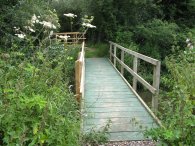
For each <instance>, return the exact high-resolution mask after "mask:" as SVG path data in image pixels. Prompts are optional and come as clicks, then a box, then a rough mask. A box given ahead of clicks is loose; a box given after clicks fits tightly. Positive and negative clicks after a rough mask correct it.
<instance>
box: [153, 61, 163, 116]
mask: <svg viewBox="0 0 195 146" xmlns="http://www.w3.org/2000/svg"><path fill="white" fill-rule="evenodd" d="M160 64H161V63H160V61H158V62H157V65H156V66H154V70H153V87H154V88H155V89H156V93H155V94H154V95H153V96H152V110H153V111H154V113H156V112H157V111H158V94H159V86H160Z"/></svg>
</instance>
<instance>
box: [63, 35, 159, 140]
mask: <svg viewBox="0 0 195 146" xmlns="http://www.w3.org/2000/svg"><path fill="white" fill-rule="evenodd" d="M66 35H67V34H66ZM73 40H74V41H75V42H78V40H75V39H73ZM109 43H110V51H109V54H110V55H109V58H85V44H84V42H83V43H82V50H81V52H80V53H79V57H78V60H77V61H76V62H75V78H76V96H77V100H78V101H79V102H80V103H81V113H82V115H83V116H82V131H83V132H84V133H88V132H90V131H91V130H94V131H98V130H102V129H103V128H104V127H105V126H107V125H108V124H109V125H110V127H109V129H108V134H109V140H110V141H123V140H144V139H145V138H144V135H143V131H144V130H146V129H147V128H153V127H157V126H159V125H160V121H159V120H158V118H157V117H156V116H155V115H154V113H155V112H156V111H157V109H158V98H157V96H158V93H159V82H160V61H158V60H156V59H153V58H150V57H148V56H145V55H142V54H140V53H137V52H134V51H132V50H129V49H126V48H124V47H122V46H120V45H118V44H116V43H113V42H109ZM125 56H128V57H131V58H132V59H133V67H132V68H130V67H129V66H128V65H127V64H126V63H125V59H124V58H125ZM139 60H142V61H145V62H147V63H150V64H152V65H153V67H154V69H153V84H152V85H150V84H149V83H148V82H147V81H145V80H144V79H143V78H142V77H141V76H140V75H139V74H138V73H137V71H138V69H137V68H138V62H139ZM117 68H120V70H118V69H117ZM124 71H126V72H128V73H129V74H130V75H131V76H132V77H133V83H132V86H131V85H130V83H128V82H127V80H126V79H125V78H124V76H123V75H124ZM137 82H140V83H141V84H142V85H143V86H144V87H145V88H147V89H148V90H149V91H150V92H151V93H152V94H153V97H152V110H151V109H150V108H149V107H148V106H147V105H146V104H145V103H144V101H143V100H142V98H141V97H140V96H139V95H138V94H137V92H136V90H137ZM152 111H153V112H154V113H153V112H152Z"/></svg>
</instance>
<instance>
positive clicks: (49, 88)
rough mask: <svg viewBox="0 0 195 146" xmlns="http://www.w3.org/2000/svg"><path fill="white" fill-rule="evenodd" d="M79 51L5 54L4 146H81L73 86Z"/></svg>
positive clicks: (0, 59)
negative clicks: (70, 88) (72, 81)
mask: <svg viewBox="0 0 195 146" xmlns="http://www.w3.org/2000/svg"><path fill="white" fill-rule="evenodd" d="M78 49H79V48H78V47H74V48H73V47H71V48H64V47H63V46H61V45H55V46H51V47H48V48H46V49H37V50H33V51H29V52H31V53H30V54H29V53H28V55H27V54H26V53H24V52H23V51H19V50H9V51H4V52H0V53H1V54H0V97H1V98H0V145H9V146H15V145H20V146H25V145H29V146H34V145H40V146H41V145H48V146H49V145H51V146H53V145H59V146H60V145H61V146H64V145H74V146H76V145H79V136H80V135H79V134H80V132H79V131H80V120H79V115H78V112H77V110H78V105H77V102H76V100H75V98H74V96H73V93H72V92H71V91H69V89H68V85H69V83H70V80H72V79H71V78H72V77H71V76H73V71H74V61H75V59H76V55H77V53H78Z"/></svg>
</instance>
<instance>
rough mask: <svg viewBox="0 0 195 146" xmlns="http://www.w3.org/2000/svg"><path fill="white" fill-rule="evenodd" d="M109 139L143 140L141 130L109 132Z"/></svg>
mask: <svg viewBox="0 0 195 146" xmlns="http://www.w3.org/2000/svg"><path fill="white" fill-rule="evenodd" d="M109 139H110V141H128V140H145V138H144V135H143V133H142V132H110V133H109Z"/></svg>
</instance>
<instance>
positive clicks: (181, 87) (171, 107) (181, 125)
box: [146, 50, 195, 146]
mask: <svg viewBox="0 0 195 146" xmlns="http://www.w3.org/2000/svg"><path fill="white" fill-rule="evenodd" d="M166 64H167V67H168V69H169V72H170V74H171V76H169V80H168V83H169V84H171V85H168V86H169V87H172V89H171V90H170V91H169V92H166V93H165V95H163V99H162V101H161V106H160V107H161V109H160V110H161V114H160V118H161V121H162V124H163V127H160V128H156V129H152V130H149V131H147V132H146V135H147V136H151V137H152V138H153V139H154V140H159V141H161V142H162V143H163V144H167V145H184V146H192V145H194V143H195V141H194V137H195V135H194V123H195V117H194V99H195V84H194V82H195V72H194V68H195V51H194V50H186V51H185V52H181V53H180V55H177V56H171V57H169V58H167V59H166Z"/></svg>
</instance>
